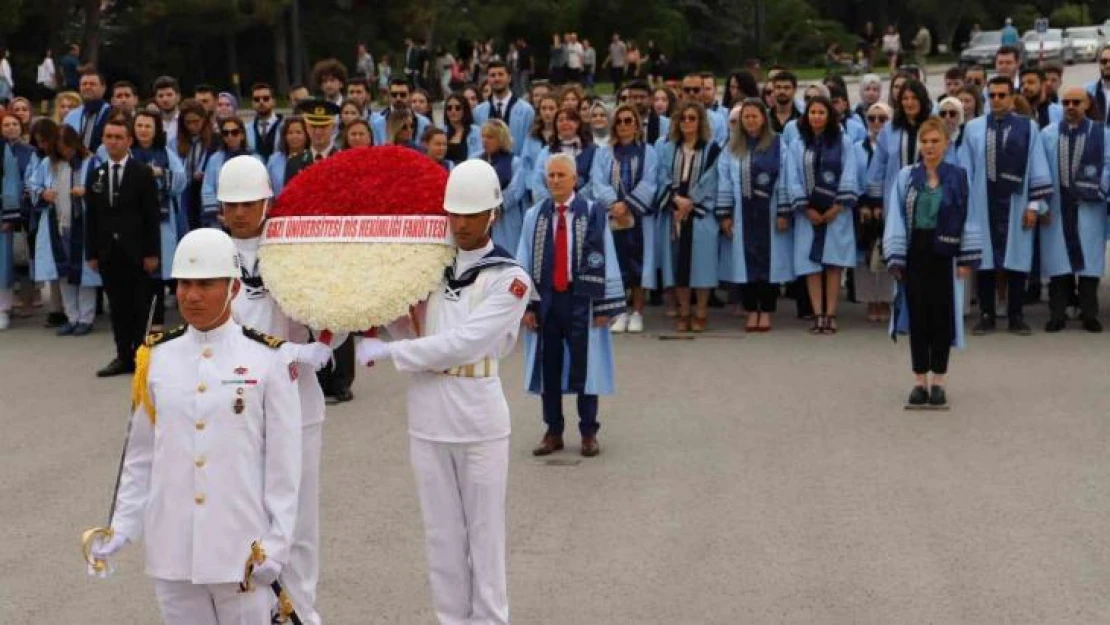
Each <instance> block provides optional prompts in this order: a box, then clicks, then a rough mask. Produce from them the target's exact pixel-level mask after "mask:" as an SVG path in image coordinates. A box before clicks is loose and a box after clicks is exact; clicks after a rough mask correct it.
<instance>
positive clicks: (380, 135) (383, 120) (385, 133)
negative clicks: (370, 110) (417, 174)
mask: <svg viewBox="0 0 1110 625" xmlns="http://www.w3.org/2000/svg"><path fill="white" fill-rule="evenodd" d="M387 111H389V109H388V108H386V109H382V110H380V111H378V112H377V113H374V114H373V115H371V116H370V132H371V134H373V135H374V145H385V144H387V143H388V142H389V118H388V117H386V115H385V114H386V112H387ZM414 115H415V116H416V132H415V133H414V134H413V135H412V136H413V140H414V141H419V140H420V137H423V136H424V131H425V130H427V129H428V126H429V125H430V124H431V123H432V122H431V121H430V120H429V119H428V118H427V117H424V116H423V115H421V114H420V113H414ZM335 127H336V129H337V130H338V128H339V125H338V124H336V126H335Z"/></svg>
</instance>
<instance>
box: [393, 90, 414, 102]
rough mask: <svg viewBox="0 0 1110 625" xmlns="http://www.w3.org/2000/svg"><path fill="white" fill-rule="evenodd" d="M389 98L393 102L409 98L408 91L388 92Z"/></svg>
mask: <svg viewBox="0 0 1110 625" xmlns="http://www.w3.org/2000/svg"><path fill="white" fill-rule="evenodd" d="M389 97H391V98H393V99H394V100H401V99H403V98H407V97H409V92H408V91H390V92H389Z"/></svg>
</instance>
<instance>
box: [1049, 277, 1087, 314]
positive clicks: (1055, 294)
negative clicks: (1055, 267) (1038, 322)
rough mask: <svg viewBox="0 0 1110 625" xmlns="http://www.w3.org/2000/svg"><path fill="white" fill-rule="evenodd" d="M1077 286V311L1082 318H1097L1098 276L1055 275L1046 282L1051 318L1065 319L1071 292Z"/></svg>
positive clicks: (1073, 291)
mask: <svg viewBox="0 0 1110 625" xmlns="http://www.w3.org/2000/svg"><path fill="white" fill-rule="evenodd" d="M1077 282H1078V288H1079V311H1080V315H1082V317H1083V319H1097V318H1098V282H1099V280H1098V278H1093V277H1088V276H1079V277H1078V278H1077V277H1076V276H1074V275H1066V276H1056V277H1055V278H1052V279H1051V280H1049V283H1048V306H1049V311H1050V312H1051V314H1052V318H1053V319H1065V318H1066V317H1067V309H1068V305H1069V304H1071V301H1072V294H1073V293H1075V291H1076V283H1077Z"/></svg>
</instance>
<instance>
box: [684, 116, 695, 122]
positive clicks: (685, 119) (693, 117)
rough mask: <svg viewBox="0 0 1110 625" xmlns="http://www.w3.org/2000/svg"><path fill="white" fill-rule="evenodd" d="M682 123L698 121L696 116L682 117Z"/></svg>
mask: <svg viewBox="0 0 1110 625" xmlns="http://www.w3.org/2000/svg"><path fill="white" fill-rule="evenodd" d="M682 121H684V122H696V121H698V116H697V115H683V116H682Z"/></svg>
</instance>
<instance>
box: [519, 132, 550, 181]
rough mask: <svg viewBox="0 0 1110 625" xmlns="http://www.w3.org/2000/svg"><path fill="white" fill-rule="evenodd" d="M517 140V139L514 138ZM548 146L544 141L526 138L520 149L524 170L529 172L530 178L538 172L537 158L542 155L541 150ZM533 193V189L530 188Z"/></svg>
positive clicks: (531, 137) (530, 137)
mask: <svg viewBox="0 0 1110 625" xmlns="http://www.w3.org/2000/svg"><path fill="white" fill-rule="evenodd" d="M514 142H515V139H514ZM545 147H547V146H546V145H545V144H544V142H543V141H540V140H539V139H537V138H535V137H533V136H530V135H529V136H528V137H526V138H525V139H524V147H523V148H522V149H521V151H520V164H521V166H522V167H524V171H526V172H528V180H532V178H533V176H535V174H536V160H537V159H539V157H540V152H542V151H543V150H544V148H545ZM529 193H531V189H529Z"/></svg>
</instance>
